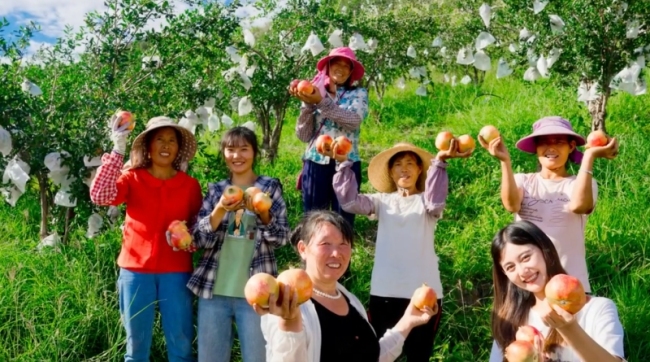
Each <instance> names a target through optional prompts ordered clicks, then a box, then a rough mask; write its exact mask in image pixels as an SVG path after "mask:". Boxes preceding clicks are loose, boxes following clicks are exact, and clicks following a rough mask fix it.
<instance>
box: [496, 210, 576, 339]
mask: <svg viewBox="0 0 650 362" xmlns="http://www.w3.org/2000/svg"><path fill="white" fill-rule="evenodd" d="M507 244H514V245H534V246H536V247H538V248H539V249H540V250H541V251H542V255H543V256H544V261H545V263H546V280H547V281H548V280H549V279H550V278H552V277H553V276H555V275H557V274H566V271H565V270H564V268H563V267H562V265H561V263H560V257H559V256H558V254H557V250H556V249H555V246H554V245H553V242H552V241H551V239H549V237H548V236H547V235H546V234H545V233H544V232H543V231H542V230H541V229H540V228H539V227H537V225H535V224H533V223H532V222H530V221H526V220H522V221H517V222H513V223H511V224H509V225H508V226H506V227H504V228H503V229H501V230H499V232H497V234H496V235H495V236H494V239H492V248H491V253H492V279H493V281H494V303H493V306H492V335H493V336H494V339H495V340H496V341H497V343H498V345H499V347H500V348H501V350H502V351H503V350H504V349H505V348H506V347H507V346H508V345H509V344H510V343H512V342H513V341H514V340H515V334H516V333H517V328H519V327H520V326H523V325H525V324H526V321H527V320H528V315H529V313H530V310H531V308H532V307H533V306H534V305H535V296H534V295H533V294H532V293H530V292H529V291H526V290H523V289H521V288H519V287H517V286H516V285H515V284H513V283H512V282H511V281H510V279H508V276H506V274H505V272H504V271H503V268H502V267H501V254H502V253H503V249H504V248H505V247H506V245H507ZM561 343H562V338H561V337H560V335H559V333H557V331H556V330H555V329H553V330H551V333H550V334H549V335H548V337H547V338H546V339H545V345H544V351H551V350H552V349H554V348H555V347H556V346H557V345H560V344H561Z"/></svg>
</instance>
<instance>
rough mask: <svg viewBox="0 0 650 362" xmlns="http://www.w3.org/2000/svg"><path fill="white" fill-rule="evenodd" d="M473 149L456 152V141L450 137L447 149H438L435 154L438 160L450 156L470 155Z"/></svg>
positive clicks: (449, 157) (463, 156)
mask: <svg viewBox="0 0 650 362" xmlns="http://www.w3.org/2000/svg"><path fill="white" fill-rule="evenodd" d="M472 152H474V150H473V149H471V150H469V151H465V152H458V141H457V140H456V139H455V138H452V139H451V141H450V143H449V149H448V150H446V151H438V155H437V156H436V157H437V158H438V159H439V160H440V161H446V160H448V159H451V158H467V157H469V156H471V155H472Z"/></svg>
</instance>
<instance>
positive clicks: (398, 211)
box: [333, 140, 473, 362]
mask: <svg viewBox="0 0 650 362" xmlns="http://www.w3.org/2000/svg"><path fill="white" fill-rule="evenodd" d="M335 148H336V146H335ZM472 151H473V150H470V151H467V152H465V153H458V152H457V143H456V140H452V142H451V147H450V149H449V150H447V151H440V152H438V154H437V155H436V156H435V157H434V156H433V155H432V154H430V153H429V152H427V151H425V150H423V149H421V148H419V147H415V146H413V145H411V144H408V143H398V144H396V145H395V146H393V147H392V148H389V149H388V150H385V151H383V152H381V153H379V154H378V155H377V156H375V157H374V158H373V159H372V160H371V161H370V165H369V166H368V179H369V180H370V183H371V184H372V186H373V187H374V188H375V189H376V190H377V191H378V193H374V194H364V195H362V194H359V193H358V191H357V190H358V184H357V181H356V178H355V177H354V174H353V172H352V170H351V168H350V166H351V162H350V161H347V160H345V159H344V158H342V159H339V160H338V161H340V162H343V163H341V164H340V165H339V167H338V171H337V173H336V175H335V176H334V180H333V187H334V191H335V192H336V196H337V198H338V200H339V203H340V204H341V207H343V209H344V210H346V211H347V212H351V213H355V214H361V215H368V216H373V217H376V218H377V219H378V222H379V225H378V230H377V240H376V250H375V260H374V267H373V269H372V278H371V282H370V305H369V314H370V321H371V323H372V326H373V328H374V329H375V331H376V332H377V334H378V335H382V334H383V333H384V332H385V331H386V330H387V329H389V328H391V327H392V326H393V325H395V323H397V321H398V320H399V318H401V316H402V314H403V313H404V310H405V309H406V308H407V307H408V305H409V302H410V298H411V296H412V294H413V291H414V290H415V289H416V288H418V287H419V286H421V285H422V283H426V284H427V285H429V286H430V287H431V288H433V289H434V290H435V291H436V294H437V295H438V298H439V299H438V306H439V311H438V314H437V315H436V317H435V318H432V319H431V320H430V321H429V322H428V323H427V324H425V325H423V326H420V327H417V328H414V329H413V331H412V332H411V334H409V336H408V338H407V339H406V341H405V343H404V354H405V355H406V357H407V360H408V361H409V362H414V361H416V362H419V361H429V357H430V356H431V352H432V349H433V342H434V339H435V336H436V332H437V330H438V324H439V322H440V316H441V314H442V313H441V312H442V295H443V290H442V283H441V281H440V272H439V270H438V257H437V255H436V252H435V248H434V231H435V228H436V224H437V222H438V220H439V219H440V218H441V217H442V211H443V209H444V207H445V202H446V201H445V200H446V199H447V189H448V176H447V160H448V159H451V158H456V157H469V156H470V155H471V153H472ZM334 154H336V150H334Z"/></svg>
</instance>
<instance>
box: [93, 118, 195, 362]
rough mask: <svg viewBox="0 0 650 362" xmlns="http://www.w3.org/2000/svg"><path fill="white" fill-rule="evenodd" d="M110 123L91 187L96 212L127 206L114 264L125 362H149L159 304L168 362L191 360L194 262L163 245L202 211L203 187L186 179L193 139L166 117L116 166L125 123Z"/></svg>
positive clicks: (120, 157) (140, 137)
mask: <svg viewBox="0 0 650 362" xmlns="http://www.w3.org/2000/svg"><path fill="white" fill-rule="evenodd" d="M120 121H121V117H118V116H117V115H115V116H113V118H112V120H111V122H110V126H111V139H112V140H113V145H114V148H113V151H112V152H111V153H110V154H104V155H103V156H102V165H101V166H100V167H99V169H98V170H97V175H96V177H95V179H94V180H93V183H92V185H91V188H90V198H91V200H92V201H93V202H94V203H95V204H97V205H115V206H117V205H119V204H122V203H124V204H126V219H125V220H124V231H123V240H122V250H121V252H120V255H119V257H118V259H117V264H118V265H119V267H120V274H119V277H118V280H117V286H118V294H119V305H120V314H121V316H122V323H123V324H124V328H125V329H126V355H125V356H124V359H125V361H134V362H135V361H149V350H150V347H151V340H152V333H153V324H154V309H155V304H158V309H159V310H160V314H161V319H162V327H163V331H164V334H165V341H166V343H167V355H168V359H169V360H170V361H174V362H176V361H194V360H195V359H194V357H193V353H192V341H193V340H194V325H193V318H192V317H193V308H192V300H193V296H192V293H191V292H190V290H189V289H187V287H186V284H187V282H188V280H189V279H190V276H191V274H192V269H193V268H192V256H191V254H190V253H188V252H185V251H177V250H176V249H174V248H173V247H172V246H171V245H170V243H169V237H168V233H167V227H168V226H169V224H170V223H171V222H172V221H174V220H181V221H185V222H187V223H188V224H189V226H191V224H192V223H193V222H194V220H195V217H196V214H197V213H198V211H199V209H200V208H201V200H202V195H201V186H200V185H199V183H198V181H197V180H196V179H194V178H192V177H190V176H189V175H187V174H186V173H185V171H186V170H187V166H188V163H189V161H190V160H191V159H192V158H193V157H194V154H195V152H196V140H195V139H194V136H193V135H192V133H191V132H189V131H188V130H186V129H185V128H183V127H181V126H179V125H178V124H176V123H175V122H174V121H172V120H171V119H169V118H167V117H155V118H152V119H151V120H149V122H148V123H147V127H146V129H145V130H144V131H143V132H142V133H140V134H139V135H138V136H137V137H136V138H135V141H133V145H132V146H131V154H130V161H129V162H128V163H127V164H126V165H125V167H124V170H122V169H123V166H122V162H123V157H124V153H125V151H126V139H127V136H128V135H129V133H130V131H129V130H128V129H126V127H127V126H128V124H125V125H123V126H120Z"/></svg>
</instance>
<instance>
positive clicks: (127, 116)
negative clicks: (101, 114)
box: [117, 111, 135, 131]
mask: <svg viewBox="0 0 650 362" xmlns="http://www.w3.org/2000/svg"><path fill="white" fill-rule="evenodd" d="M117 116H118V117H122V119H120V123H119V126H120V127H122V126H123V125H125V124H127V123H128V124H129V126H128V127H127V128H126V129H128V130H129V131H132V130H133V128H135V120H134V119H133V114H131V112H127V111H119V112H117Z"/></svg>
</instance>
